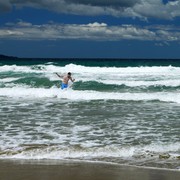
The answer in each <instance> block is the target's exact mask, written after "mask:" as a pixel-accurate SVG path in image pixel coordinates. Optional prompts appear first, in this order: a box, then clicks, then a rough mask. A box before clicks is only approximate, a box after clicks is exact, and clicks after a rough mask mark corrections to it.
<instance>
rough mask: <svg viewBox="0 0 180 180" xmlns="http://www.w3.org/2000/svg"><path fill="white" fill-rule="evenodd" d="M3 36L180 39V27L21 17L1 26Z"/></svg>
mask: <svg viewBox="0 0 180 180" xmlns="http://www.w3.org/2000/svg"><path fill="white" fill-rule="evenodd" d="M0 39H11V40H12V39H18V40H62V39H77V40H96V41H120V40H140V41H157V42H158V41H159V42H161V41H166V42H168V41H169V42H170V41H180V29H179V28H176V27H174V26H172V27H171V26H168V28H167V27H166V26H154V27H153V26H149V27H147V26H146V27H137V26H133V25H121V26H108V25H107V24H105V23H98V22H94V23H90V24H56V23H50V24H43V25H33V24H31V23H28V22H23V21H20V22H18V23H17V24H12V23H8V25H7V26H5V27H3V28H0Z"/></svg>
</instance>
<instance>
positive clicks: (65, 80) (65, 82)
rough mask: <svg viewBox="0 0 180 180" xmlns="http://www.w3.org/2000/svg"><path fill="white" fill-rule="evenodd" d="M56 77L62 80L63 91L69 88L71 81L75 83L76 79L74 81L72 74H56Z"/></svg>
mask: <svg viewBox="0 0 180 180" xmlns="http://www.w3.org/2000/svg"><path fill="white" fill-rule="evenodd" d="M56 75H57V76H58V77H60V78H62V83H61V89H65V88H67V87H68V82H69V80H71V81H72V82H74V81H75V79H72V77H71V73H70V72H68V73H67V74H66V75H65V76H61V75H59V74H58V73H56Z"/></svg>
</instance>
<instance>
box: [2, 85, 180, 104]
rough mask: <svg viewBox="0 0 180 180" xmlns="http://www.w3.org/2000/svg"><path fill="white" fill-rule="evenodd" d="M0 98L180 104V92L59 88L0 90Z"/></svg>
mask: <svg viewBox="0 0 180 180" xmlns="http://www.w3.org/2000/svg"><path fill="white" fill-rule="evenodd" d="M0 96H6V97H17V98H21V97H23V98H53V97H56V98H60V99H67V100H81V101H83V100H126V101H152V100H159V101H164V102H176V103H180V93H179V92H156V93H117V92H98V91H75V90H72V89H67V90H61V89H58V88H50V89H45V88H24V87H13V88H0Z"/></svg>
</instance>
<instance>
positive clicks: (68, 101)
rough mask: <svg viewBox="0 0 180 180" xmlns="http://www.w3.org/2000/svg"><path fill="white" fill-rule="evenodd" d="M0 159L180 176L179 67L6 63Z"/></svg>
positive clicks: (164, 63) (1, 80) (0, 71)
mask: <svg viewBox="0 0 180 180" xmlns="http://www.w3.org/2000/svg"><path fill="white" fill-rule="evenodd" d="M67 72H71V73H72V76H73V78H75V79H76V80H75V82H74V83H70V85H69V88H68V89H67V90H61V89H60V84H61V79H60V78H59V77H57V75H56V74H55V73H59V74H66V73H67ZM0 159H30V160H31V159H33V160H41V159H53V160H60V161H61V160H71V161H72V160H78V161H93V162H99V161H100V162H107V163H117V164H126V165H136V166H148V167H159V168H169V169H180V60H168V59H159V60H158V59H157V60H156V59H154V60H151V59H149V60H142V59H140V60H138V59H134V60H133V59H126V60H119V59H101V60H100V59H92V60H91V59H79V60H78V59H74V60H73V59H69V60H67V59H66V60H62V59H61V60H60V59H12V60H0Z"/></svg>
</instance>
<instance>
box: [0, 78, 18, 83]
mask: <svg viewBox="0 0 180 180" xmlns="http://www.w3.org/2000/svg"><path fill="white" fill-rule="evenodd" d="M18 79H20V78H13V77H11V78H2V79H0V82H4V83H5V82H12V81H16V80H18Z"/></svg>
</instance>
